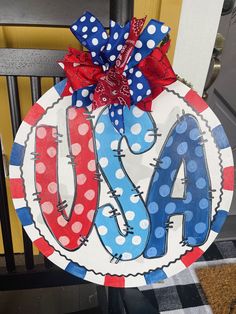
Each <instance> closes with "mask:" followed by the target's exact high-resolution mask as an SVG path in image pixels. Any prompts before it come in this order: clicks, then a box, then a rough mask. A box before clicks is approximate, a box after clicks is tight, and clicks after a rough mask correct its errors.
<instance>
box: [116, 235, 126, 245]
mask: <svg viewBox="0 0 236 314" xmlns="http://www.w3.org/2000/svg"><path fill="white" fill-rule="evenodd" d="M116 243H117V244H118V245H123V244H124V243H125V237H122V236H121V235H119V236H117V237H116Z"/></svg>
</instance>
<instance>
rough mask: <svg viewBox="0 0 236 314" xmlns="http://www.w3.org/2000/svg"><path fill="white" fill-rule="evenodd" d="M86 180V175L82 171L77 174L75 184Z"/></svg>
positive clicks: (81, 183)
mask: <svg viewBox="0 0 236 314" xmlns="http://www.w3.org/2000/svg"><path fill="white" fill-rule="evenodd" d="M86 181H87V177H86V175H85V174H84V173H81V174H78V175H77V184H78V185H83V184H84V183H85V182H86Z"/></svg>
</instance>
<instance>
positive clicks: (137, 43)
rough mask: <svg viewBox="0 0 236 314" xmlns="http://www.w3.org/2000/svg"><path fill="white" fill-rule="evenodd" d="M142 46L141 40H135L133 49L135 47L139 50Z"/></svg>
mask: <svg viewBox="0 0 236 314" xmlns="http://www.w3.org/2000/svg"><path fill="white" fill-rule="evenodd" d="M142 45H143V44H142V42H141V40H137V41H136V44H135V47H136V48H141V47H142Z"/></svg>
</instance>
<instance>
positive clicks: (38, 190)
mask: <svg viewBox="0 0 236 314" xmlns="http://www.w3.org/2000/svg"><path fill="white" fill-rule="evenodd" d="M36 191H37V192H42V186H41V185H40V184H39V183H38V182H37V183H36Z"/></svg>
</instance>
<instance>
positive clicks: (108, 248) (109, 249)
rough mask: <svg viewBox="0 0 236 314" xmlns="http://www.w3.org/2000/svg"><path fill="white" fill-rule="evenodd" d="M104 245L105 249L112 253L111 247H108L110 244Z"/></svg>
mask: <svg viewBox="0 0 236 314" xmlns="http://www.w3.org/2000/svg"><path fill="white" fill-rule="evenodd" d="M105 247H106V249H107V251H108V252H109V253H111V254H112V249H111V248H110V246H108V245H105Z"/></svg>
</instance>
